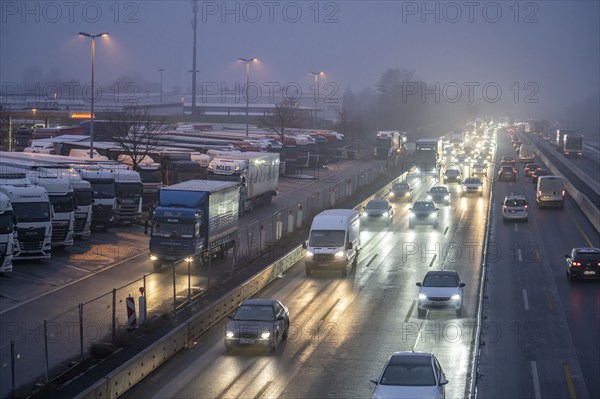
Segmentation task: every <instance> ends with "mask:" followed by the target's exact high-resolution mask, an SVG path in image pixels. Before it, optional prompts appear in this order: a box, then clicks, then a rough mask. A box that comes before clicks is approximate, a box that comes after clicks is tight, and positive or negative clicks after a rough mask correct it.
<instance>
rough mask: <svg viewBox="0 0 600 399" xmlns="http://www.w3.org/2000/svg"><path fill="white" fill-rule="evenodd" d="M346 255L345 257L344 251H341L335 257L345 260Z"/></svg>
mask: <svg viewBox="0 0 600 399" xmlns="http://www.w3.org/2000/svg"><path fill="white" fill-rule="evenodd" d="M344 255H345V253H344V251H340V252H338V253H336V254H335V257H336V258H343V257H344Z"/></svg>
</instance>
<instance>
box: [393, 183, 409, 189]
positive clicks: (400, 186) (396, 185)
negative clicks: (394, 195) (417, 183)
mask: <svg viewBox="0 0 600 399" xmlns="http://www.w3.org/2000/svg"><path fill="white" fill-rule="evenodd" d="M392 190H408V184H404V183H400V184H394V186H393V187H392Z"/></svg>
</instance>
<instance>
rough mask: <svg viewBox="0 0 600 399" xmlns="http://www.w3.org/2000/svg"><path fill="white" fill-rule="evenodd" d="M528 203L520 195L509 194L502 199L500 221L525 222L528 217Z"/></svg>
mask: <svg viewBox="0 0 600 399" xmlns="http://www.w3.org/2000/svg"><path fill="white" fill-rule="evenodd" d="M528 206H529V203H528V202H527V200H526V199H525V197H524V196H523V195H521V194H511V195H507V196H506V198H504V202H503V203H502V219H503V220H505V221H506V220H509V219H510V220H513V219H515V220H525V221H527V218H528V216H529V212H528V210H527V207H528Z"/></svg>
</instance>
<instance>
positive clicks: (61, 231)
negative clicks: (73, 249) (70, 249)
mask: <svg viewBox="0 0 600 399" xmlns="http://www.w3.org/2000/svg"><path fill="white" fill-rule="evenodd" d="M68 233H69V222H63V221H58V222H52V243H53V244H54V243H56V242H63V241H65V240H66V239H67V234H68Z"/></svg>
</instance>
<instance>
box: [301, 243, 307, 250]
mask: <svg viewBox="0 0 600 399" xmlns="http://www.w3.org/2000/svg"><path fill="white" fill-rule="evenodd" d="M306 248H308V245H307V244H306V241H302V249H306Z"/></svg>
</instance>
